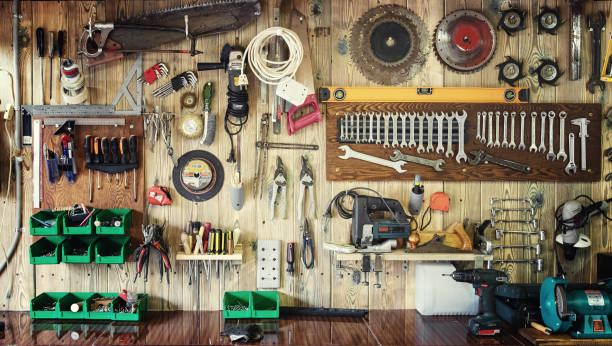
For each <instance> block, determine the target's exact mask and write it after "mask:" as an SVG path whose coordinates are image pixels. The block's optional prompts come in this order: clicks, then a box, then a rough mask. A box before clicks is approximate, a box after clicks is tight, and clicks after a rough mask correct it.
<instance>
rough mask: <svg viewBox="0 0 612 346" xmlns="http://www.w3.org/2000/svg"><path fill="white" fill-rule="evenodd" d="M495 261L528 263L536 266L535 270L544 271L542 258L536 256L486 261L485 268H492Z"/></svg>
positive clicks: (501, 262)
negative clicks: (533, 257)
mask: <svg viewBox="0 0 612 346" xmlns="http://www.w3.org/2000/svg"><path fill="white" fill-rule="evenodd" d="M496 263H500V264H503V263H528V264H531V265H535V266H536V271H538V272H542V271H544V259H542V258H536V259H503V260H500V259H497V260H492V261H487V269H493V265H494V264H496Z"/></svg>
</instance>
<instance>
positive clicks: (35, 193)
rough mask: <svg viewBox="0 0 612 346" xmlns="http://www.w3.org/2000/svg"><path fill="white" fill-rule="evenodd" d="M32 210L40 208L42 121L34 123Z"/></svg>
mask: <svg viewBox="0 0 612 346" xmlns="http://www.w3.org/2000/svg"><path fill="white" fill-rule="evenodd" d="M32 127H33V130H32V132H33V133H32V156H33V157H32V166H33V167H32V208H34V209H38V208H40V200H41V197H42V196H41V191H42V180H41V175H40V156H41V153H40V120H38V119H36V120H34V121H33V123H32Z"/></svg>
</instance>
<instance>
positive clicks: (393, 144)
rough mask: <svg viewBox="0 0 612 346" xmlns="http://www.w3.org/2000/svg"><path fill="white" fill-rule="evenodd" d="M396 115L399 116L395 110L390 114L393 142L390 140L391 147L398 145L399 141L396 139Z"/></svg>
mask: <svg viewBox="0 0 612 346" xmlns="http://www.w3.org/2000/svg"><path fill="white" fill-rule="evenodd" d="M398 117H399V114H398V113H397V112H395V113H393V115H391V120H393V142H391V146H392V147H393V148H395V147H397V146H398V145H399V142H398V141H397V118H398Z"/></svg>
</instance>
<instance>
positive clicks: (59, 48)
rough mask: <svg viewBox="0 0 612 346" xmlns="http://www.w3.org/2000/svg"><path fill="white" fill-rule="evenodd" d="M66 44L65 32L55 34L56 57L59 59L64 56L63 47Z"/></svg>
mask: <svg viewBox="0 0 612 346" xmlns="http://www.w3.org/2000/svg"><path fill="white" fill-rule="evenodd" d="M65 44H66V31H65V30H60V31H58V32H57V56H59V58H60V59H61V58H62V57H63V56H64V46H65Z"/></svg>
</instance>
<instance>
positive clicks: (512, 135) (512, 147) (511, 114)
mask: <svg viewBox="0 0 612 346" xmlns="http://www.w3.org/2000/svg"><path fill="white" fill-rule="evenodd" d="M514 118H516V112H512V113H510V144H509V145H508V148H510V149H514V148H516V143H514Z"/></svg>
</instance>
